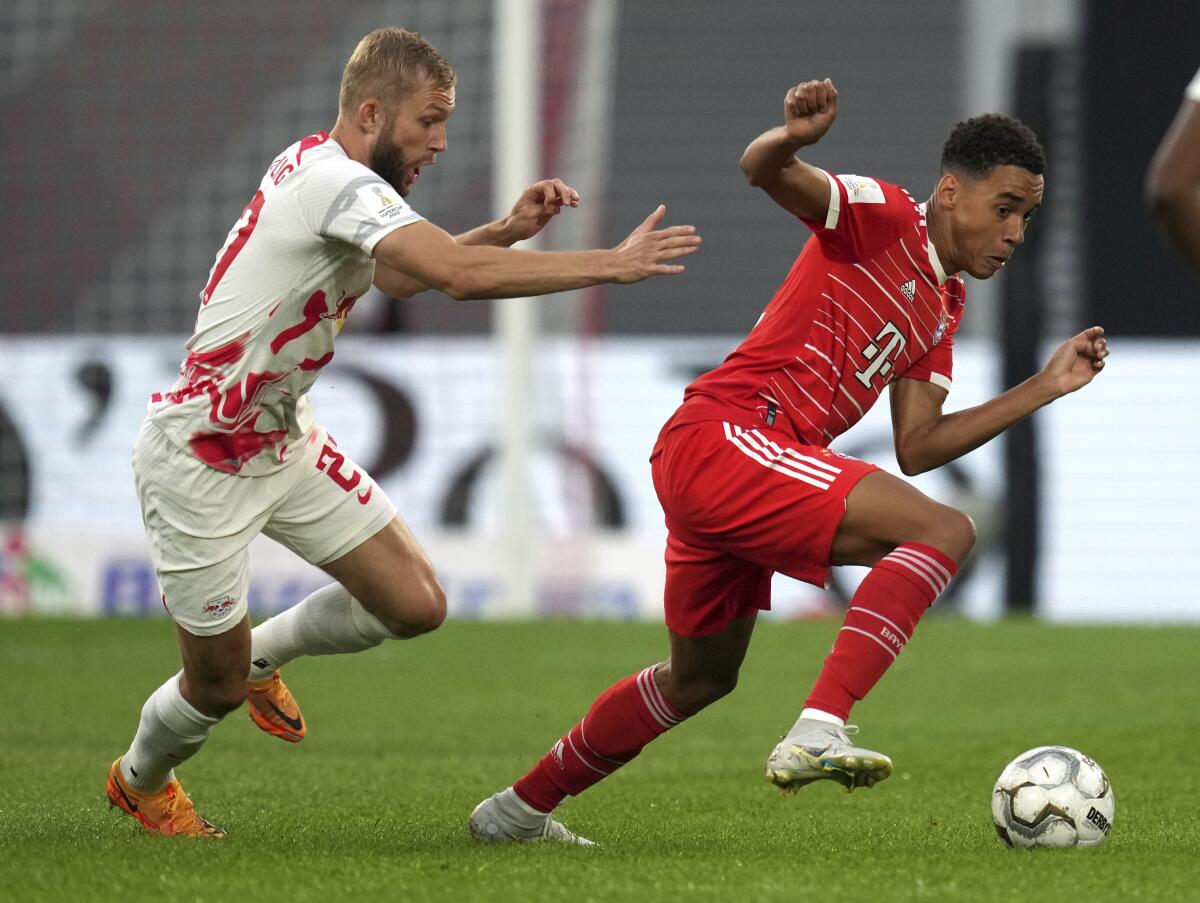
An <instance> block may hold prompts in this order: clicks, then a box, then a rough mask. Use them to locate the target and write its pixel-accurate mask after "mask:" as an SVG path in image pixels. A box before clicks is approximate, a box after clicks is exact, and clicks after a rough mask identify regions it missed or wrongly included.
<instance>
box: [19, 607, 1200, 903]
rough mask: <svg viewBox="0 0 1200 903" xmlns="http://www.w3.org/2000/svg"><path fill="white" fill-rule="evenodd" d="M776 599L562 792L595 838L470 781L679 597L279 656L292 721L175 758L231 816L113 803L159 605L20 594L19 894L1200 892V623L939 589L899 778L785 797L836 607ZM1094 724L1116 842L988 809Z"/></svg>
mask: <svg viewBox="0 0 1200 903" xmlns="http://www.w3.org/2000/svg"><path fill="white" fill-rule="evenodd" d="M836 629H837V624H836V623H834V622H831V621H830V622H811V623H786V624H784V623H763V624H761V625H760V626H759V628H758V632H757V634H756V636H755V639H754V642H753V644H752V646H751V649H750V654H749V657H748V659H747V662H746V665H745V667H744V669H743V673H742V680H741V684H740V686H739V687H738V689H737V690H736V691H735V693H734V694H733V695H732V696H731V697H729V698H727V699H725V700H723V701H722V702H720V703H718V704H717V705H715V706H714V707H712V708H710V709H709V710H708V711H706V712H704V713H702V714H701V715H700V716H699V717H697V718H695V719H693V720H692V721H690V722H688V723H685V724H683V725H682V726H680V727H679V728H676V729H675V730H674V731H672V732H671V733H670V734H668V735H667V736H665V737H663V738H661V739H660V740H658V741H657V742H655V743H654V744H652V745H651V746H650V747H649V748H648V749H647V750H646V751H645V752H644V753H643V754H642V756H641V757H640V758H639V759H638V760H637V761H635V762H634V763H632V764H631V765H630V766H628V767H627V768H625V769H624V770H622V771H621V772H618V773H617V774H616V775H614V776H613V777H612V778H610V779H608V780H607V781H605V782H604V783H602V784H601V785H600V786H598V787H596V788H594V789H592V790H591V791H589V792H588V793H586V794H584V795H582V796H580V797H579V798H576V799H571V800H568V802H567V804H566V805H565V806H564V807H563V809H562V810H560V811H561V817H562V819H563V821H564V822H566V823H567V824H568V825H569V826H570V827H572V828H573V829H575V830H577V831H579V832H581V833H582V834H584V835H586V836H589V837H591V838H593V839H594V840H595V841H597V843H598V844H599V846H598V847H597V848H595V849H578V848H565V847H561V846H550V845H536V844H534V845H525V846H521V847H515V848H514V847H500V848H485V847H482V846H479V845H477V844H475V842H474V841H472V840H471V838H470V836H469V834H468V833H467V830H466V818H467V815H468V813H469V812H470V810H471V808H472V806H474V804H475V803H476V802H477V801H478V800H480V799H481V798H482V797H484V796H485V795H487V794H489V793H491V792H493V791H494V790H497V789H499V788H501V787H503V786H505V785H506V784H508V783H510V782H511V781H512V780H513V779H514V778H515V777H517V776H518V775H520V774H521V773H523V772H524V770H525V769H527V768H528V767H529V766H530V765H531V764H532V763H533V762H534V761H535V760H536V758H537V757H538V756H540V755H541V754H542V753H543V752H544V751H545V750H546V749H547V748H548V747H549V745H550V744H551V743H552V742H553V741H554V740H555V739H556V738H557V737H558V736H559V735H560V734H561V733H562V732H563V731H565V730H566V729H567V728H569V727H570V726H571V725H572V724H573V723H574V722H575V721H576V720H577V719H578V717H579V716H580V715H581V714H582V713H583V711H584V710H585V708H586V706H587V705H588V704H589V703H590V702H591V700H592V699H593V698H594V697H595V695H596V694H597V693H598V692H599V691H601V690H602V689H604V688H605V687H606V686H608V685H609V684H610V683H612V682H613V681H614V680H616V679H618V678H620V677H623V676H625V675H627V674H629V673H631V672H632V671H634V670H636V669H638V668H640V667H642V666H644V665H645V664H648V663H650V662H653V661H656V660H658V659H659V658H661V657H662V656H663V655H665V637H664V631H663V629H662V627H660V626H655V625H649V624H618V623H593V622H583V623H579V622H564V621H544V622H530V623H474V622H459V621H451V622H448V623H447V624H446V625H445V626H444V627H443V628H442V629H441V630H440V631H438V632H437V633H436V634H434V635H432V636H428V637H423V638H421V639H418V640H415V641H408V642H397V643H390V644H387V645H385V646H384V647H382V648H380V649H376V650H374V651H372V652H369V653H366V654H363V655H357V656H342V657H331V658H315V659H308V660H305V661H301V662H296V663H293V664H292V665H291V666H290V667H289V668H288V669H287V674H286V676H287V678H288V682H289V685H290V686H291V687H292V689H293V690H294V692H295V693H296V695H297V697H298V699H299V700H300V702H301V704H302V705H303V707H304V712H305V715H306V717H307V719H308V721H309V735H308V738H307V739H306V740H305V741H304V742H303V743H301V744H299V745H291V744H285V743H281V742H280V741H278V740H276V739H274V738H271V737H268V736H267V735H265V734H263V733H260V732H259V731H258V730H257V729H256V728H255V727H254V726H253V725H252V724H251V723H250V721H249V719H248V718H247V717H246V715H245V713H244V712H237V713H235V714H234V715H232V716H230V717H229V718H228V719H227V720H226V721H225V722H224V723H223V724H221V725H220V726H219V727H218V728H217V730H216V731H215V733H214V735H213V737H212V739H211V740H210V741H209V743H208V745H207V746H206V747H205V749H204V750H203V751H202V753H201V754H200V755H199V756H198V757H197V758H195V759H194V760H192V761H191V762H189V763H188V764H187V765H186V766H184V767H183V768H182V769H181V773H180V777H181V778H182V780H183V782H184V786H185V787H186V788H187V789H188V791H189V793H190V794H191V795H192V797H193V799H195V800H196V801H197V804H198V807H199V809H200V811H201V812H202V813H204V814H205V815H207V816H208V817H209V818H210V819H211V820H212V821H214V822H216V823H217V824H219V825H221V826H222V827H224V828H225V829H226V830H227V831H228V832H229V836H228V838H226V839H225V840H223V841H219V842H211V841H207V842H206V841H189V840H173V839H168V838H153V837H150V836H148V835H146V834H144V832H143V831H142V829H141V828H140V826H138V825H137V824H136V823H135V822H134V821H133V820H132V819H129V818H127V817H125V816H121V815H119V814H118V813H117V812H116V811H115V810H109V809H108V807H107V805H106V803H105V800H104V794H103V787H104V775H105V771H106V769H107V767H108V765H109V763H110V762H111V761H112V760H113V759H114V758H115V757H116V756H117V755H119V754H120V753H122V752H123V751H124V750H125V748H126V746H127V745H128V742H129V739H130V737H131V735H132V732H133V730H134V729H135V727H136V724H137V718H138V712H139V711H140V708H141V705H142V702H143V700H144V699H145V697H146V696H147V695H148V694H149V693H150V692H151V691H152V690H153V689H154V687H156V686H157V685H158V684H159V683H160V682H161V681H162V680H163V679H164V678H165V677H166V676H167V675H168V674H169V673H171V671H172V670H173V669H174V668H175V667H176V662H177V658H176V653H175V651H174V639H173V635H172V628H171V626H170V625H169V623H168V622H166V621H161V620H158V621H155V620H149V621H124V620H110V621H24V620H18V621H0V766H2V767H0V900H13V901H26V900H31V901H32V900H54V901H60V900H84V899H86V900H120V901H134V900H170V901H189V900H198V901H199V900H203V901H224V900H242V901H253V903H259V901H271V900H283V899H292V900H320V901H325V903H331V901H335V900H345V899H354V900H405V901H420V900H454V901H474V900H483V901H488V900H497V901H505V900H513V901H529V900H554V901H559V903H563V901H570V903H577V901H599V903H610V901H623V900H635V901H639V903H648V901H658V900H714V901H716V900H720V901H729V900H738V901H740V900H747V901H758V900H811V901H819V903H834V901H843V900H846V901H859V900H862V901H888V900H971V901H1007V900H1013V901H1023V903H1024V901H1030V900H1038V901H1042V900H1055V899H1075V900H1088V901H1100V900H1121V901H1125V900H1171V901H1178V900H1195V899H1200V828H1198V827H1197V813H1198V810H1200V767H1198V762H1200V755H1198V753H1200V668H1198V667H1197V664H1198V662H1200V630H1197V629H1119V628H1082V627H1081V628H1074V627H1072V628H1068V627H1047V626H1043V625H1039V624H1037V623H1034V622H1029V621H1014V622H1007V623H1003V624H1000V625H995V626H982V625H975V624H970V623H964V622H961V621H958V620H956V619H951V618H943V619H937V618H931V619H930V620H929V621H927V622H926V623H925V624H923V625H922V628H921V629H920V630H919V632H918V634H917V636H916V637H914V641H913V643H912V644H911V645H910V648H909V649H908V651H907V652H906V653H905V654H904V656H902V658H901V659H900V661H899V662H898V663H897V665H896V666H895V667H894V668H893V669H892V671H891V673H890V674H889V675H888V676H887V677H886V678H885V680H884V681H883V683H882V684H881V685H880V686H879V687H878V688H877V689H876V691H875V692H874V693H873V694H872V696H871V698H870V699H868V700H867V701H866V702H864V703H862V704H861V705H860V706H859V707H858V709H857V710H856V711H855V720H856V721H857V722H858V723H859V724H860V725H861V726H862V729H863V730H862V734H861V737H860V739H861V741H862V742H863V743H864V745H868V746H872V747H875V748H878V749H881V750H883V751H885V752H887V753H889V754H890V755H891V756H892V757H893V759H894V761H895V763H896V773H895V774H894V776H893V777H892V779H891V780H889V781H887V782H885V783H883V784H881V785H879V786H878V787H876V788H874V789H873V790H860V791H857V792H855V793H854V794H853V795H848V794H846V793H845V791H844V790H842V789H841V788H840V787H838V786H836V785H834V784H832V783H829V784H828V785H825V784H821V785H816V786H812V787H809V788H806V789H804V790H803V791H801V792H800V793H799V794H797V795H795V796H793V797H781V796H780V795H778V794H777V793H776V792H775V791H774V790H773V789H772V788H771V787H770V786H769V785H768V784H767V783H766V782H765V781H764V779H763V777H762V770H763V766H764V762H765V760H766V756H767V753H768V752H769V751H770V749H771V747H772V746H773V745H774V743H775V742H776V740H777V739H778V738H779V736H780V735H781V734H782V733H783V732H784V731H785V730H786V728H787V727H788V726H790V724H791V722H792V720H793V718H794V717H795V715H796V714H797V712H798V709H799V707H800V704H801V703H802V701H803V698H804V695H805V692H806V690H807V688H808V686H809V684H810V682H811V680H812V679H813V677H814V676H815V674H816V670H817V668H818V667H819V665H820V661H821V658H822V656H823V654H824V652H825V651H826V650H827V649H828V648H829V645H830V643H831V641H832V639H833V637H834V634H835V632H836ZM1049 743H1055V744H1064V745H1068V746H1075V747H1078V748H1080V749H1082V750H1083V751H1085V752H1086V753H1088V754H1090V755H1091V756H1093V757H1094V758H1095V759H1096V760H1097V761H1099V762H1100V763H1101V765H1103V766H1104V768H1105V769H1106V770H1107V772H1108V774H1109V777H1110V778H1111V780H1112V782H1113V786H1114V788H1115V791H1116V797H1117V809H1116V818H1115V822H1114V824H1115V827H1114V829H1113V834H1112V836H1111V837H1110V838H1109V840H1108V841H1107V843H1105V844H1104V845H1103V846H1102V847H1101V848H1099V849H1097V850H1067V851H1033V852H1029V851H1019V850H1009V849H1006V848H1005V847H1004V846H1003V845H1001V844H1000V843H999V841H998V840H997V839H996V837H995V834H994V832H993V830H992V826H991V820H990V813H989V795H990V792H991V788H992V783H993V781H994V780H995V778H996V776H997V774H999V772H1000V770H1001V768H1002V767H1003V766H1004V764H1005V763H1006V762H1007V761H1008V760H1009V759H1010V758H1012V757H1013V756H1014V755H1016V754H1017V753H1019V752H1022V751H1023V750H1025V749H1027V748H1029V747H1032V746H1037V745H1040V744H1049Z"/></svg>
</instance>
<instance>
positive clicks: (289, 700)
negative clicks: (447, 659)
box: [247, 517, 446, 743]
mask: <svg viewBox="0 0 1200 903" xmlns="http://www.w3.org/2000/svg"><path fill="white" fill-rule="evenodd" d="M323 567H324V570H325V571H326V573H328V574H329V575H330V576H331V577H333V578H334V579H335V580H336V581H337V582H336V583H332V584H330V585H329V586H324V587H322V588H321V589H319V590H317V591H316V592H315V593H313V594H312V595H311V596H309V597H308V598H306V599H304V600H303V601H301V602H300V603H298V604H297V605H295V606H294V607H292V608H290V609H288V610H287V611H285V612H282V613H280V614H278V615H276V616H275V617H273V618H271V619H270V620H268V621H266V622H265V623H263V624H260V625H259V626H258V627H256V628H255V629H254V632H253V635H252V639H253V650H252V654H251V664H250V674H249V680H248V682H247V688H248V690H249V696H248V701H249V706H248V708H249V711H250V717H251V719H252V720H253V721H254V723H255V724H257V725H258V726H259V727H260V728H262V729H263V730H264V731H266V732H267V733H269V734H272V735H274V736H276V737H279V738H280V739H283V740H287V741H289V742H293V743H295V742H298V741H299V740H301V739H303V738H304V736H305V734H306V733H307V725H306V724H305V722H304V717H303V715H302V714H301V712H300V707H299V705H298V704H297V703H296V700H295V698H294V697H293V696H292V694H291V692H290V691H289V690H288V689H287V686H286V685H285V684H284V683H283V680H282V678H281V677H280V675H279V669H280V667H282V666H283V665H285V664H287V663H288V662H290V661H292V660H293V659H295V658H298V657H300V656H303V655H339V654H347V653H353V652H362V651H364V650H367V649H372V648H374V647H375V646H378V645H379V644H380V643H382V642H383V641H384V640H386V639H403V638H408V637H415V636H419V635H420V634H422V633H427V632H429V631H430V630H434V629H435V628H437V627H438V625H440V624H441V623H442V621H443V620H444V619H445V617H446V596H445V593H444V592H443V591H442V587H441V585H440V584H439V583H438V580H437V575H436V574H435V573H434V569H433V564H432V563H431V562H430V560H429V557H428V556H427V555H426V554H425V551H424V550H423V549H422V548H421V546H420V544H419V543H418V542H417V540H416V537H414V536H413V534H412V531H410V530H409V529H408V527H407V526H406V525H405V524H404V522H403V521H402V520H401V519H400V518H399V517H396V518H393V519H392V521H391V522H390V523H389V524H388V525H387V526H386V527H384V528H383V529H382V530H380V531H379V532H378V533H376V534H375V535H373V536H371V537H370V538H369V539H367V540H365V541H364V542H362V543H361V544H359V545H358V546H356V547H355V548H354V549H352V550H351V551H349V552H347V553H346V554H345V555H343V556H341V557H340V558H337V559H335V560H333V561H331V562H329V563H327V564H325V565H324V566H323Z"/></svg>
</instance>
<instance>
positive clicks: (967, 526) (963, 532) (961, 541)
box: [947, 508, 979, 564]
mask: <svg viewBox="0 0 1200 903" xmlns="http://www.w3.org/2000/svg"><path fill="white" fill-rule="evenodd" d="M950 511H951V517H950V518H949V524H948V526H949V528H950V532H951V543H952V544H953V546H954V548H953V549H952V550H951V551H948V552H947V554H948V555H950V556H951V557H952V558H954V560H955V561H957V562H958V563H959V564H962V563H963V562H964V561H965V560H966V558H967V555H969V554H970V553H971V549H973V548H975V540H976V539H978V538H979V531H978V530H977V529H976V528H975V521H974V520H972V519H971V516H970V515H969V514H965V513H964V512H962V511H959V510H957V509H955V508H951V509H950Z"/></svg>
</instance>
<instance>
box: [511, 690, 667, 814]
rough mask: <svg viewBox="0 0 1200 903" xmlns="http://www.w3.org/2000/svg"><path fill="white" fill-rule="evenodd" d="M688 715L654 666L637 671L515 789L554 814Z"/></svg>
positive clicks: (609, 692)
mask: <svg viewBox="0 0 1200 903" xmlns="http://www.w3.org/2000/svg"><path fill="white" fill-rule="evenodd" d="M685 717H686V716H684V715H683V713H681V712H679V711H678V710H677V709H675V708H674V707H673V706H672V705H671V704H670V703H668V702H667V700H666V698H665V697H663V695H662V692H661V691H660V690H659V689H658V686H657V685H656V684H655V682H654V670H653V668H647V669H645V670H644V671H641V672H638V673H637V674H631V675H629V676H628V677H625V678H623V679H621V680H619V681H617V682H616V683H615V684H613V685H612V686H611V687H609V688H608V689H607V690H605V691H604V692H603V693H601V694H600V696H599V697H598V698H597V699H596V701H595V702H593V703H592V707H591V708H590V709H588V712H587V714H586V715H584V716H583V720H582V721H580V722H579V723H578V724H576V725H575V726H574V727H573V728H571V729H570V730H569V731H567V733H565V734H564V735H563V736H562V738H561V739H559V741H558V742H557V743H555V744H554V746H552V747H551V748H550V751H549V752H548V753H546V755H544V756H542V758H541V760H539V761H538V763H537V765H535V766H534V767H533V768H532V769H530V771H529V773H528V774H526V775H525V776H524V777H522V778H521V779H520V780H519V781H517V782H516V783H515V784H513V789H514V790H515V791H516V793H517V796H519V797H520V798H521V799H523V800H524V801H525V802H526V803H528V804H529V805H531V806H533V807H534V808H535V809H539V810H541V811H542V812H549V811H550V810H552V809H554V807H555V806H557V805H558V804H559V803H561V802H562V801H563V799H564V798H565V797H567V796H574V795H577V794H579V793H582V792H583V791H584V790H586V789H587V788H589V787H591V786H592V785H593V784H595V783H597V782H598V781H600V780H603V779H604V778H606V777H607V776H608V775H610V774H612V772H614V771H616V770H617V769H618V768H620V767H621V766H622V765H624V764H625V763H627V762H629V761H630V760H632V759H633V758H635V757H636V756H637V754H638V753H640V752H641V751H642V749H643V748H644V747H645V746H646V744H647V743H649V742H650V741H652V740H653V739H654V738H655V737H658V736H660V735H661V734H664V733H666V732H667V731H668V730H669V729H670V728H671V727H673V726H674V725H675V724H678V723H679V722H680V721H682V720H683V719H684V718H685Z"/></svg>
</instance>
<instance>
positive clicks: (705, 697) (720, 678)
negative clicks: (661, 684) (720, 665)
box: [663, 671, 738, 715]
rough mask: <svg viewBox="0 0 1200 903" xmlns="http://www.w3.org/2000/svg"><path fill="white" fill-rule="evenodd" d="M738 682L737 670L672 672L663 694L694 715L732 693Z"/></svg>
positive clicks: (672, 702)
mask: <svg viewBox="0 0 1200 903" xmlns="http://www.w3.org/2000/svg"><path fill="white" fill-rule="evenodd" d="M737 682H738V675H737V672H736V671H733V672H727V673H720V674H697V675H686V674H680V675H676V674H672V675H671V678H670V680H669V686H668V688H667V689H665V690H664V691H663V695H664V696H666V698H667V701H668V702H669V703H671V705H673V706H675V708H677V709H679V711H681V712H683V713H684V714H685V715H694V714H696V712H699V711H700V710H701V709H703V708H706V707H708V706H710V705H712V704H713V703H714V702H716V701H717V700H718V699H722V698H724V697H726V696H728V695H729V694H730V693H732V692H733V691H734V689H735V688H736V687H737Z"/></svg>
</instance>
